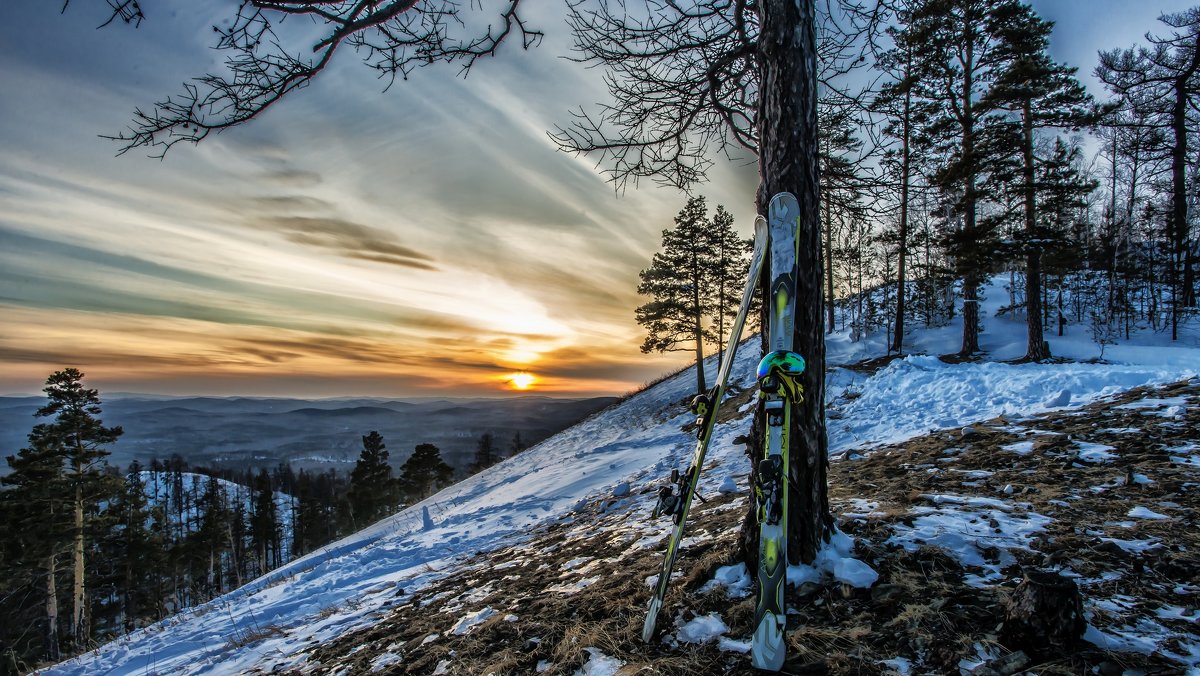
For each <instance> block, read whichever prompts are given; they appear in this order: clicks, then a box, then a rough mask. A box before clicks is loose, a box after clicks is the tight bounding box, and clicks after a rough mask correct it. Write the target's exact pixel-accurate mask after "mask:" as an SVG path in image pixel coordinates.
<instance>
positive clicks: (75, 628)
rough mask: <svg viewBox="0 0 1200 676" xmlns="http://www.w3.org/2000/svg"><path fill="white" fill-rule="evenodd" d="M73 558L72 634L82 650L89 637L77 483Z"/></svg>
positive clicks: (81, 524) (81, 520) (76, 487)
mask: <svg viewBox="0 0 1200 676" xmlns="http://www.w3.org/2000/svg"><path fill="white" fill-rule="evenodd" d="M71 559H72V563H73V564H74V575H73V589H72V594H71V602H72V608H71V634H72V636H73V638H74V641H75V649H76V650H79V651H82V650H83V648H84V646H85V645H87V638H88V637H87V626H86V603H85V595H84V586H83V487H82V486H80V485H78V484H76V485H75V547H74V551H73V553H72V557H71Z"/></svg>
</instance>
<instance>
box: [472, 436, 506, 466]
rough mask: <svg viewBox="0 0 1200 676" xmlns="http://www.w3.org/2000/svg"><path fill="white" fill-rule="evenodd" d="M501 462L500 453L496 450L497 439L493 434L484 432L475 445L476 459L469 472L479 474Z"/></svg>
mask: <svg viewBox="0 0 1200 676" xmlns="http://www.w3.org/2000/svg"><path fill="white" fill-rule="evenodd" d="M499 461H500V453H499V450H498V449H497V448H496V442H495V438H494V437H493V436H492V433H491V432H484V433H483V434H481V435H479V441H478V442H476V444H475V458H474V459H473V460H472V461H471V466H470V467H468V468H467V471H468V472H470V473H471V474H478V473H479V472H482V471H483V470H485V469H487V468H489V467H491V466H492V465H494V464H496V463H497V462H499Z"/></svg>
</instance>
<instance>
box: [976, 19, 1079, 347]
mask: <svg viewBox="0 0 1200 676" xmlns="http://www.w3.org/2000/svg"><path fill="white" fill-rule="evenodd" d="M1053 28H1054V23H1053V22H1050V21H1045V20H1043V19H1041V18H1040V17H1038V16H1037V15H1036V14H1035V13H1034V11H1033V8H1031V7H1029V6H1028V5H1022V4H1004V5H1003V6H1002V7H1001V8H1000V9H999V10H997V12H996V13H995V14H994V18H993V27H992V30H993V31H994V32H995V33H996V35H997V39H998V49H997V51H998V52H1000V53H1001V54H1002V55H1003V57H1004V59H1005V60H1006V62H1007V63H1006V65H1005V68H1004V69H1003V70H1002V71H1001V73H1000V75H999V76H998V77H997V78H996V80H995V81H994V82H993V83H992V86H991V89H990V90H989V91H988V102H989V105H993V106H995V107H997V108H1004V109H1007V110H1011V111H1013V112H1014V113H1016V114H1017V115H1018V116H1019V124H1020V133H1019V139H1020V141H1019V147H1020V149H1021V180H1020V181H1019V185H1020V190H1021V196H1022V198H1023V199H1022V202H1023V204H1022V206H1023V207H1024V209H1023V214H1024V219H1023V220H1024V228H1023V238H1022V239H1023V240H1024V241H1023V242H1022V245H1023V248H1024V249H1025V315H1026V318H1025V321H1026V327H1027V335H1028V341H1027V347H1026V353H1025V358H1026V359H1029V360H1032V361H1040V360H1042V359H1046V358H1048V357H1049V356H1050V351H1049V350H1048V349H1047V344H1046V341H1045V340H1044V338H1043V331H1044V328H1043V325H1042V316H1043V311H1042V252H1043V251H1044V250H1045V249H1046V248H1047V246H1048V245H1049V244H1050V242H1049V241H1047V240H1046V238H1045V237H1043V235H1046V234H1047V233H1045V232H1043V231H1041V230H1040V229H1039V228H1038V221H1039V219H1038V217H1037V206H1036V203H1037V199H1036V196H1037V185H1036V178H1037V166H1036V160H1037V158H1036V155H1035V152H1034V147H1035V143H1034V141H1035V134H1036V133H1037V132H1038V131H1040V130H1042V129H1046V128H1064V127H1065V128H1075V129H1078V128H1079V127H1081V126H1083V125H1085V124H1087V123H1089V122H1090V121H1091V120H1092V117H1093V115H1092V106H1091V102H1092V99H1091V96H1089V95H1088V93H1087V90H1085V89H1084V87H1083V85H1082V84H1080V82H1079V80H1078V79H1076V77H1075V71H1076V69H1075V68H1072V67H1069V66H1066V65H1064V64H1061V63H1056V62H1055V61H1054V60H1053V59H1051V58H1050V54H1049V48H1050V32H1051V30H1052V29H1053Z"/></svg>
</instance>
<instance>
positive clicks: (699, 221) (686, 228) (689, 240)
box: [635, 197, 713, 392]
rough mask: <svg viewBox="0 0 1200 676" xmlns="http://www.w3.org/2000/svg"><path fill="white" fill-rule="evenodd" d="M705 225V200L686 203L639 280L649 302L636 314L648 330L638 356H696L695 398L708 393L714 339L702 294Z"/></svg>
mask: <svg viewBox="0 0 1200 676" xmlns="http://www.w3.org/2000/svg"><path fill="white" fill-rule="evenodd" d="M708 225H709V224H708V214H707V209H706V207H705V202H704V198H703V197H693V198H691V199H689V200H688V202H687V205H686V206H685V207H684V208H683V209H682V210H681V211H680V212H679V214H678V215H676V216H675V227H674V228H672V229H669V230H663V233H662V237H663V239H662V247H663V249H662V251H661V252H660V253H656V254H654V259H653V262H652V263H651V264H650V267H649V268H647V269H645V270H642V272H641V274H640V276H641V279H642V282H641V284H639V285H638V293H639V294H642V295H645V296H650V297H651V298H652V300H651V301H650V302H649V303H646V304H645V305H642V306H640V307H639V308H637V310H636V312H635V316H636V318H637V322H638V323H639V324H641V325H642V326H644V327H646V340H645V341H644V342H643V343H642V352H668V351H678V350H693V351H695V353H696V391H697V392H704V391H705V390H707V389H708V386H707V384H706V381H705V377H704V343H705V341H709V340H712V338H713V335H712V332H711V331H710V330H709V329H708V328H707V327H706V326H705V322H704V319H705V316H707V315H708V314H709V312H710V310H711V308H712V299H711V298H710V297H709V296H708V295H707V294H706V293H705V291H706V288H707V286H708V284H709V279H710V277H709V276H710V275H711V273H712V261H711V258H712V248H711V246H710V242H709V239H710V238H709V227H708Z"/></svg>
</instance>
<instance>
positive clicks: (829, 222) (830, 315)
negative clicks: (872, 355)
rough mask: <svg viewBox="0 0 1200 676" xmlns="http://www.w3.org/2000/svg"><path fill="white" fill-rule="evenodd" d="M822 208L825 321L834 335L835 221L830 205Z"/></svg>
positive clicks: (828, 329) (828, 331) (835, 320)
mask: <svg viewBox="0 0 1200 676" xmlns="http://www.w3.org/2000/svg"><path fill="white" fill-rule="evenodd" d="M768 199H769V198H768ZM822 206H823V209H822V212H823V213H824V220H825V309H826V318H825V321H826V322H827V323H828V326H826V327H825V332H826V333H833V330H834V325H835V323H836V322H837V317H836V316H835V314H834V310H835V307H834V300H833V219H831V218H830V217H829V205H828V204H825V205H822ZM764 288H765V287H764Z"/></svg>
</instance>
